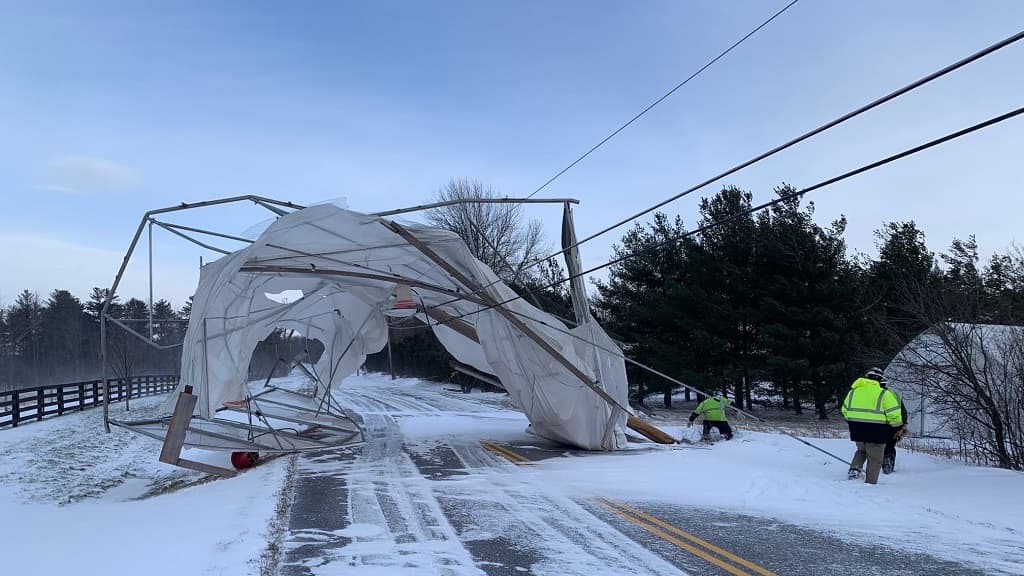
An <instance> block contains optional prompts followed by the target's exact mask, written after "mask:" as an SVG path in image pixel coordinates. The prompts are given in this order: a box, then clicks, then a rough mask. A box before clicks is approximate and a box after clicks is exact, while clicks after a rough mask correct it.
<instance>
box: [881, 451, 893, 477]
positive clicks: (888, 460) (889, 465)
mask: <svg viewBox="0 0 1024 576" xmlns="http://www.w3.org/2000/svg"><path fill="white" fill-rule="evenodd" d="M895 469H896V455H895V454H886V455H885V457H884V458H882V472H883V473H885V474H892V471H893V470H895Z"/></svg>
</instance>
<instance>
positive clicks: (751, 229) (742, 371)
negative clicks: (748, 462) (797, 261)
mask: <svg viewBox="0 0 1024 576" xmlns="http://www.w3.org/2000/svg"><path fill="white" fill-rule="evenodd" d="M752 198H753V195H752V194H751V193H750V192H746V191H744V190H740V189H739V188H736V187H734V186H728V187H726V188H723V189H722V191H721V192H719V193H718V194H716V195H715V196H713V197H712V198H705V199H703V200H701V203H700V213H701V219H700V226H702V227H703V226H707V225H709V224H711V223H716V222H719V223H721V224H720V225H718V226H716V227H714V228H712V229H711V230H709V231H707V232H703V233H701V235H700V244H701V248H702V253H704V254H705V255H706V257H705V258H704V261H703V262H702V263H701V264H700V265H699V266H696V267H695V269H696V271H697V279H698V282H700V283H701V284H703V285H704V286H707V287H708V288H709V289H708V296H711V298H709V301H708V304H709V305H711V306H713V307H714V308H715V312H716V313H715V315H714V317H713V318H712V321H711V323H710V324H709V329H710V331H711V332H712V333H714V334H715V335H716V336H717V339H718V340H720V341H722V342H724V343H725V347H724V350H723V351H724V352H725V353H726V355H727V358H728V361H727V362H726V363H725V364H724V365H723V366H722V368H724V371H723V373H722V374H721V376H722V380H723V382H722V384H723V387H727V386H728V384H729V383H732V385H733V386H734V389H735V399H736V405H737V406H740V407H742V406H743V405H744V401H746V407H747V408H748V409H749V408H751V405H750V403H751V402H750V401H751V396H750V388H749V386H751V385H752V384H753V382H754V380H755V378H757V377H758V369H759V368H761V366H762V365H763V348H762V344H761V342H760V339H761V336H762V334H761V331H760V330H759V326H758V325H757V322H756V316H757V313H758V305H759V301H760V298H761V295H760V294H759V288H760V284H759V282H758V279H757V278H756V275H755V273H754V261H755V251H756V242H757V239H756V230H757V227H756V224H755V222H754V219H753V217H752V216H751V215H750V214H743V212H745V211H747V210H749V209H750V207H751V199H752ZM741 214H742V215H741Z"/></svg>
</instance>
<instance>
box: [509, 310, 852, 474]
mask: <svg viewBox="0 0 1024 576" xmlns="http://www.w3.org/2000/svg"><path fill="white" fill-rule="evenodd" d="M512 313H513V314H515V315H517V316H520V317H522V318H524V319H526V320H530V321H532V322H536V323H538V324H540V325H542V326H546V327H547V328H549V329H551V330H554V331H555V332H560V333H562V334H565V335H566V336H569V337H571V338H575V339H577V340H579V341H580V342H583V343H584V344H589V345H590V346H593V347H594V348H596V349H598V350H602V351H604V352H606V353H608V354H611V355H612V356H614V357H616V358H619V359H621V360H623V361H625V362H627V363H629V364H632V365H634V366H637V367H638V368H642V369H643V370H646V371H648V372H650V373H652V374H655V375H657V376H660V377H661V378H664V379H665V380H668V381H669V382H671V383H673V384H678V385H679V386H682V387H683V388H686V389H688V390H692V391H693V392H695V393H697V394H698V395H699V396H704V397H708V398H710V397H711V394H708V393H707V392H705V391H703V390H700V389H698V388H694V387H693V386H690V385H689V384H686V383H684V382H680V381H679V380H676V379H675V378H673V377H671V376H669V375H668V374H665V373H664V372H662V371H660V370H657V369H655V368H652V367H651V366H648V365H646V364H642V363H640V362H637V361H636V360H633V359H632V358H630V357H628V356H626V355H625V354H623V353H622V350H612V349H611V348H608V347H607V346H602V345H601V344H598V343H597V342H593V341H590V340H587V339H586V338H584V337H582V336H580V335H578V334H574V333H573V332H570V331H569V330H566V329H565V328H561V327H558V326H554V325H552V324H548V323H547V322H545V321H543V320H540V319H537V318H534V317H532V316H528V315H526V314H523V313H521V312H515V311H512ZM729 408H731V409H733V410H735V411H736V412H738V413H740V414H742V415H744V416H746V417H748V418H752V419H754V420H756V421H758V422H761V423H762V424H770V422H768V421H767V420H764V419H763V418H758V417H757V416H754V415H753V414H751V413H750V412H747V411H745V410H742V409H740V408H737V407H735V406H733V405H731V404H730V405H729ZM780 430H781V431H782V433H783V434H785V435H786V436H789V437H790V438H792V439H794V440H796V441H797V442H800V443H801V444H805V445H807V446H810V447H811V448H814V449H815V450H817V451H819V452H822V453H825V454H828V455H829V456H831V457H832V458H835V459H836V460H839V461H840V462H842V463H843V464H846V465H847V466H849V465H850V463H849V462H848V461H846V460H843V459H842V458H840V457H839V456H836V455H835V454H833V453H831V452H829V451H828V450H825V449H823V448H821V447H820V446H816V445H814V444H812V443H811V442H808V441H807V440H804V439H803V438H800V437H798V436H796V435H795V434H793V433H791V432H789V431H787V430H784V429H780ZM676 442H681V440H676Z"/></svg>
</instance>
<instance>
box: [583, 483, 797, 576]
mask: <svg viewBox="0 0 1024 576" xmlns="http://www.w3.org/2000/svg"><path fill="white" fill-rule="evenodd" d="M595 502H597V503H598V504H599V505H601V506H603V507H604V508H606V509H607V510H609V511H610V512H612V513H613V514H615V515H617V516H619V517H621V518H623V519H624V520H626V521H628V522H630V523H632V524H635V525H637V526H639V527H641V528H643V529H644V530H647V531H648V532H650V533H651V534H654V535H655V536H657V537H659V538H661V539H662V540H665V541H666V542H670V543H672V544H674V545H675V546H677V547H678V548H681V549H683V550H685V551H687V552H689V553H691V554H693V555H694V556H697V557H699V558H702V559H703V560H706V561H707V562H709V563H710V564H713V565H715V566H718V567H719V568H721V569H722V570H725V571H726V572H728V573H730V574H733V575H734V576H753V574H752V572H753V573H757V574H760V575H761V576H778V575H777V574H775V573H774V572H772V571H771V570H768V569H766V568H762V567H761V566H758V565H757V564H754V563H753V562H751V561H749V560H746V559H744V558H740V557H739V556H737V555H735V554H733V553H732V552H729V551H728V550H723V549H721V548H719V547H718V546H715V545H714V544H712V543H710V542H708V541H707V540H703V539H701V538H698V537H697V536H694V535H693V534H690V533H689V532H686V531H684V530H680V529H679V528H676V527H675V526H673V525H671V524H668V523H666V522H663V521H662V520H660V519H658V518H655V517H654V516H651V515H650V514H646V513H644V512H643V511H641V510H637V509H636V508H633V507H632V506H629V505H628V504H625V503H622V502H618V501H616V500H611V499H609V498H598V499H596V500H595ZM744 568H746V569H748V570H751V571H752V572H747V571H745V570H744Z"/></svg>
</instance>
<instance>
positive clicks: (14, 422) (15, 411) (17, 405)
mask: <svg viewBox="0 0 1024 576" xmlns="http://www.w3.org/2000/svg"><path fill="white" fill-rule="evenodd" d="M20 414H21V402H20V401H19V400H18V391H17V390H14V391H12V392H11V428H17V427H18V416H19V415H20Z"/></svg>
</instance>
